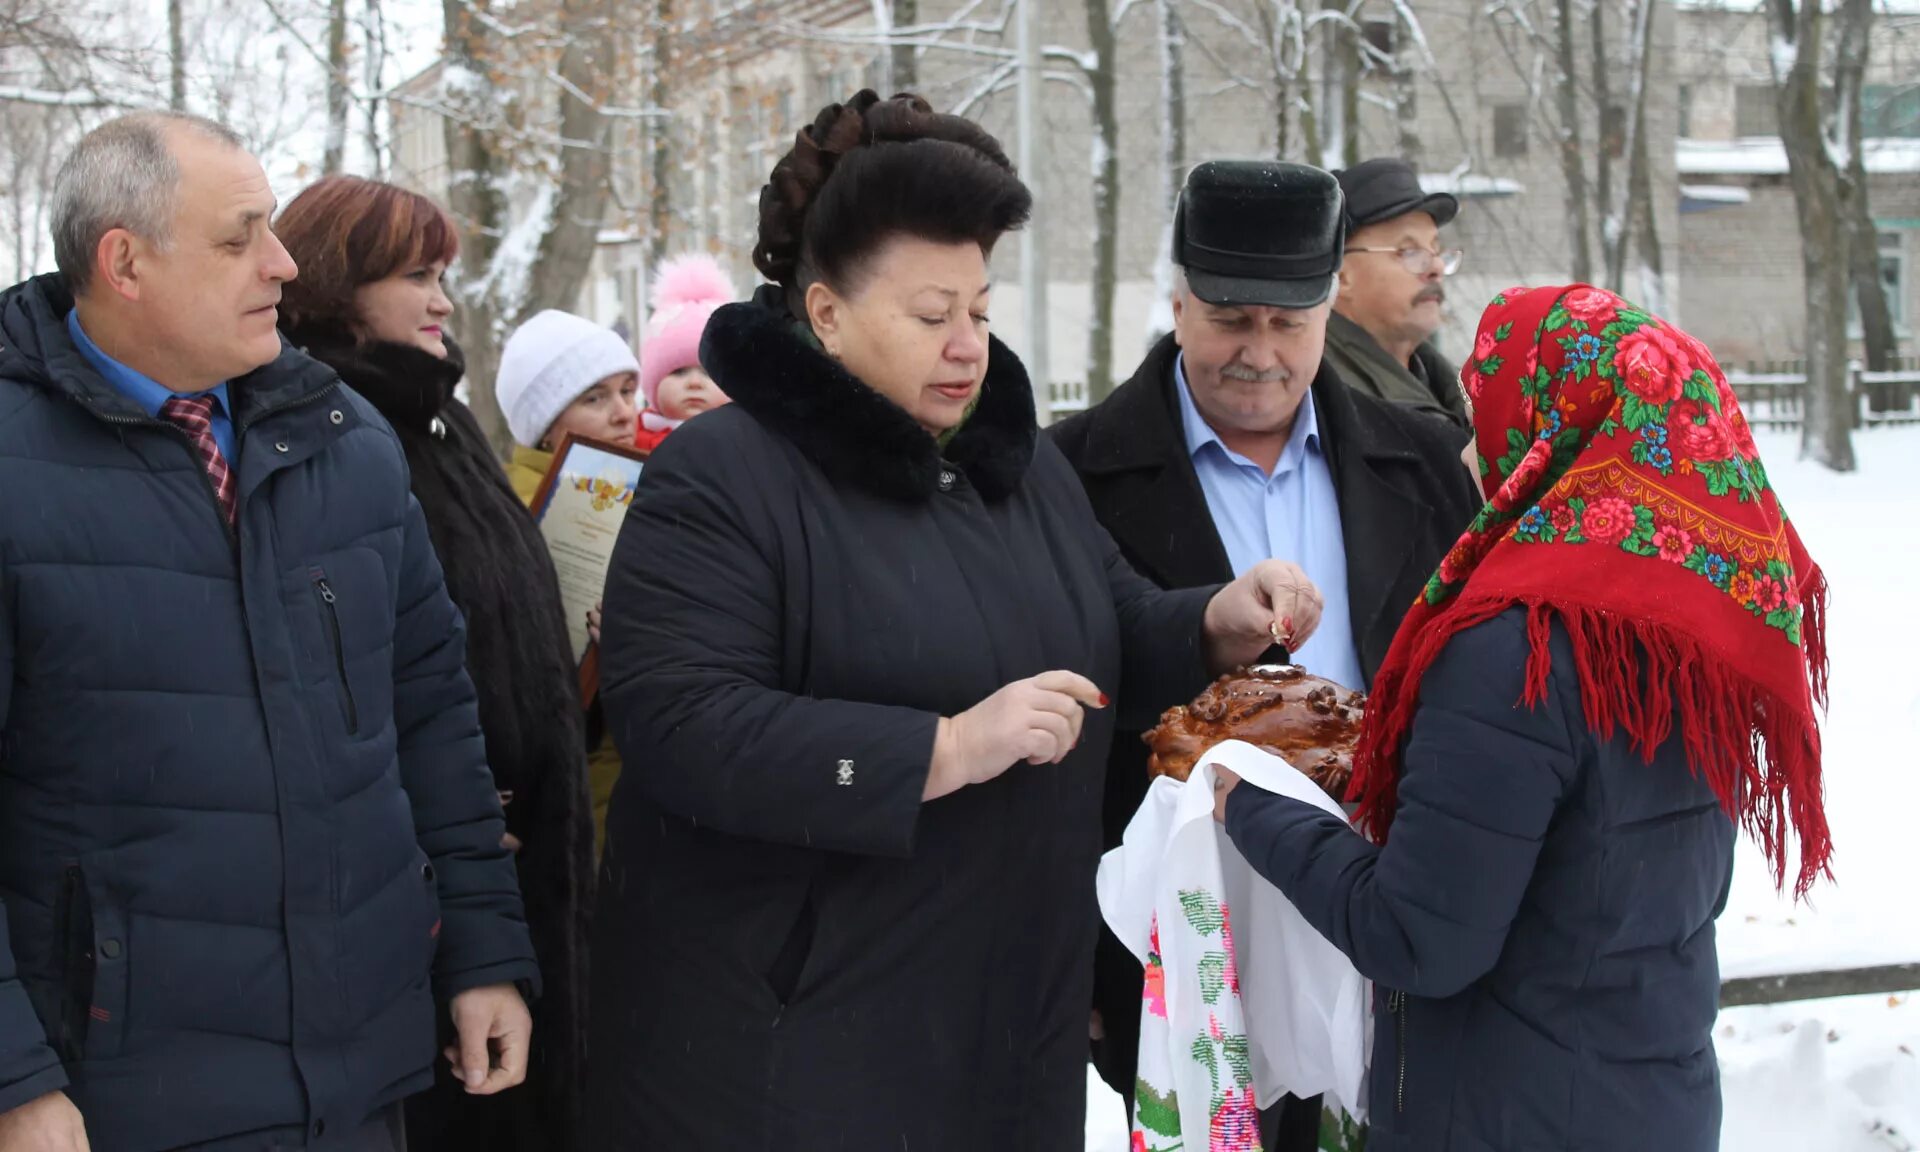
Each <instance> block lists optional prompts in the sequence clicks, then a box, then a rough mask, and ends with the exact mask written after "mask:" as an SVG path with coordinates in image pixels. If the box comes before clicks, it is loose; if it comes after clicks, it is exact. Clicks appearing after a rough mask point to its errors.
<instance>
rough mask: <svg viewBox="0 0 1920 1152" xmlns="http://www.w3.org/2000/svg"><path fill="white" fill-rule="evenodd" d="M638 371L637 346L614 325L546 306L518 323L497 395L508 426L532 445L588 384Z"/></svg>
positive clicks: (505, 352)
mask: <svg viewBox="0 0 1920 1152" xmlns="http://www.w3.org/2000/svg"><path fill="white" fill-rule="evenodd" d="M638 371H640V361H639V360H638V359H637V358H635V356H634V354H633V349H631V348H629V347H627V342H626V341H625V340H622V339H621V338H620V335H619V333H617V332H615V331H613V330H612V329H610V328H602V327H600V325H598V324H595V323H594V322H593V321H591V320H588V319H585V318H583V317H580V316H575V315H573V314H572V313H570V312H559V311H555V310H553V309H548V310H547V311H545V312H541V313H539V314H538V315H536V316H534V318H533V319H531V320H529V321H527V322H526V323H525V324H522V325H520V327H519V328H517V329H515V330H514V333H513V335H512V336H511V337H510V338H508V340H507V346H506V347H505V348H504V349H502V350H501V352H500V374H499V375H498V376H497V377H495V379H494V395H495V397H496V398H498V400H499V401H500V411H502V412H504V413H506V417H507V429H508V430H509V431H511V432H512V433H513V438H514V439H515V440H516V441H518V442H519V443H520V444H522V445H524V446H525V447H528V448H537V447H539V446H540V440H541V438H542V437H544V436H545V435H546V434H547V429H549V428H551V427H553V422H554V421H555V420H557V419H559V417H560V413H562V412H565V411H566V410H567V405H569V404H571V403H573V402H574V401H575V400H578V399H579V398H580V394H581V393H583V392H585V391H586V390H587V389H589V388H591V387H593V386H594V385H595V384H598V383H599V382H600V381H602V380H605V379H606V378H607V377H609V376H615V375H618V374H620V373H622V372H638Z"/></svg>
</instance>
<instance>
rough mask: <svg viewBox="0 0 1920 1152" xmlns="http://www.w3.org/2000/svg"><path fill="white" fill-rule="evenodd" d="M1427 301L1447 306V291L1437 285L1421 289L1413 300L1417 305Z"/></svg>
mask: <svg viewBox="0 0 1920 1152" xmlns="http://www.w3.org/2000/svg"><path fill="white" fill-rule="evenodd" d="M1427 300H1431V301H1433V302H1434V303H1436V304H1445V303H1446V302H1447V290H1446V289H1444V288H1442V287H1440V286H1439V285H1438V284H1436V285H1434V286H1433V287H1431V288H1422V289H1420V292H1419V294H1418V295H1416V296H1415V297H1414V298H1413V302H1414V303H1415V304H1419V303H1422V302H1423V301H1427Z"/></svg>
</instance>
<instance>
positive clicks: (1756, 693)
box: [1216, 286, 1830, 1152]
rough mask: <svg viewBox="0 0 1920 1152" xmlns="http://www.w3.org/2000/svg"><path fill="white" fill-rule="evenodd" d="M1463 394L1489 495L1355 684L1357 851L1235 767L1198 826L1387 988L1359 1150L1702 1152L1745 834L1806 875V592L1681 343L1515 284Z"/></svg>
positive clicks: (1774, 507)
mask: <svg viewBox="0 0 1920 1152" xmlns="http://www.w3.org/2000/svg"><path fill="white" fill-rule="evenodd" d="M1461 380H1462V386H1463V388H1464V390H1465V392H1466V395H1467V399H1468V401H1469V405H1468V406H1469V409H1470V411H1471V413H1472V417H1473V426H1474V442H1473V444H1471V445H1469V446H1468V449H1467V452H1466V458H1467V460H1468V461H1469V467H1471V468H1474V469H1475V470H1476V471H1477V473H1478V475H1479V477H1480V484H1481V488H1482V491H1483V492H1484V493H1485V495H1486V497H1487V504H1486V506H1485V507H1484V508H1483V509H1482V510H1481V512H1480V514H1479V516H1478V517H1476V518H1475V520H1474V522H1473V524H1472V525H1471V526H1470V528H1469V529H1468V531H1467V533H1466V535H1464V536H1463V537H1461V539H1460V541H1459V542H1458V543H1457V544H1456V545H1454V547H1453V550H1452V551H1451V552H1450V553H1449V554H1448V555H1447V557H1446V558H1445V560H1443V561H1442V562H1441V565H1440V569H1439V571H1438V572H1436V573H1434V575H1433V577H1432V579H1431V580H1430V581H1429V582H1428V584H1427V587H1426V590H1425V592H1424V594H1423V595H1422V596H1421V597H1420V599H1419V601H1418V602H1417V603H1416V604H1415V605H1414V607H1413V609H1412V611H1411V612H1410V613H1409V614H1408V616H1407V618H1406V622H1405V624H1404V625H1403V626H1402V627H1401V629H1400V631H1399V633H1398V634H1397V635H1396V636H1395V638H1394V642H1393V645H1392V647H1391V649H1389V651H1388V655H1387V659H1386V663H1385V665H1384V666H1383V667H1382V668H1381V670H1380V674H1379V676H1378V677H1376V678H1375V680H1374V690H1373V694H1372V698H1371V699H1370V700H1369V702H1368V705H1367V716H1366V727H1365V730H1364V732H1363V734H1362V739H1361V745H1360V750H1359V754H1358V756H1356V758H1355V772H1354V782H1353V786H1352V796H1353V798H1355V799H1357V800H1358V801H1359V803H1360V824H1361V826H1362V827H1363V828H1366V829H1367V830H1369V831H1370V832H1372V833H1373V834H1374V838H1375V840H1377V841H1378V843H1375V842H1373V841H1369V840H1367V839H1364V838H1362V837H1361V836H1358V835H1355V834H1354V833H1353V832H1352V831H1351V830H1349V829H1348V827H1347V826H1346V825H1345V823H1344V822H1342V821H1341V820H1339V819H1338V818H1337V817H1332V816H1329V815H1327V814H1326V813H1324V812H1322V811H1321V810H1319V809H1318V808H1314V807H1312V806H1310V805H1306V804H1302V803H1300V802H1298V801H1295V800H1291V799H1288V798H1286V797H1282V796H1276V795H1272V794H1270V793H1266V792H1262V791H1259V790H1257V789H1253V788H1242V787H1238V786H1237V781H1235V780H1233V779H1232V778H1231V773H1228V774H1227V775H1226V777H1225V778H1224V779H1223V781H1222V782H1221V784H1219V785H1217V786H1218V787H1220V788H1221V791H1220V793H1219V797H1218V804H1217V806H1216V812H1217V814H1219V815H1220V816H1221V817H1222V819H1223V821H1224V823H1225V824H1226V828H1227V832H1228V834H1229V836H1231V837H1232V839H1233V842H1234V844H1235V845H1236V846H1237V847H1238V848H1239V849H1240V851H1241V853H1242V854H1244V855H1245V856H1246V858H1247V860H1248V862H1249V863H1251V864H1252V865H1253V866H1254V868H1255V869H1257V870H1258V871H1259V872H1260V873H1261V874H1262V875H1264V876H1265V877H1267V879H1268V880H1270V881H1271V882H1272V883H1273V884H1274V885H1275V886H1276V887H1278V888H1279V889H1280V890H1281V891H1282V892H1283V893H1285V894H1286V896H1287V898H1288V899H1290V900H1292V901H1293V903H1294V904H1295V905H1296V906H1297V907H1298V908H1299V910H1300V912H1301V914H1302V915H1304V916H1305V917H1306V918H1307V919H1308V920H1309V921H1310V922H1312V923H1313V925H1314V926H1315V927H1316V928H1318V929H1319V930H1320V932H1321V933H1322V934H1323V935H1325V936H1326V938H1327V939H1328V940H1330V941H1331V942H1332V943H1333V944H1334V945H1335V946H1336V947H1338V948H1339V949H1340V950H1341V951H1343V952H1345V953H1346V954H1347V955H1348V956H1349V957H1350V958H1351V959H1352V960H1353V963H1354V966H1355V967H1356V968H1358V969H1359V970H1360V972H1361V973H1362V974H1363V975H1365V976H1367V977H1368V978H1370V979H1372V980H1373V981H1374V982H1375V983H1376V985H1377V986H1378V992H1377V997H1376V999H1375V1002H1374V1003H1375V1021H1376V1025H1375V1028H1376V1031H1375V1043H1374V1049H1373V1068H1372V1075H1371V1083H1370V1095H1371V1100H1370V1102H1369V1109H1368V1110H1369V1117H1368V1118H1369V1121H1370V1122H1371V1124H1372V1132H1371V1134H1370V1136H1369V1138H1368V1147H1369V1148H1370V1149H1372V1150H1373V1152H1411V1150H1413V1149H1419V1150H1421V1152H1490V1150H1492V1149H1520V1148H1568V1149H1572V1148H1579V1149H1590V1150H1595V1152H1599V1150H1612V1149H1620V1150H1623V1152H1624V1150H1626V1149H1635V1150H1637V1149H1646V1148H1658V1149H1661V1150H1662V1152H1714V1150H1715V1149H1717V1148H1718V1146H1719V1130H1720V1085H1719V1072H1718V1067H1717V1064H1716V1062H1715V1058H1714V1050H1713V1036H1712V1028H1713V1021H1714V1016H1715V1014H1716V1011H1717V1008H1718V1003H1719V993H1720V977H1719V964H1718V959H1717V955H1716V952H1715V949H1714V933H1713V922H1714V919H1715V918H1716V917H1717V916H1718V915H1719V914H1720V911H1721V909H1722V908H1723V907H1724V906H1725V902H1726V896H1727V887H1728V883H1729V881H1730V879H1731V876H1732V872H1733V841H1734V836H1735V830H1736V827H1745V828H1746V829H1747V830H1748V831H1749V832H1750V833H1752V834H1753V835H1754V836H1755V837H1756V838H1757V839H1758V840H1759V842H1760V844H1761V846H1762V847H1763V848H1764V849H1765V851H1766V855H1767V859H1768V861H1769V862H1770V864H1771V865H1772V867H1773V870H1774V874H1775V879H1776V881H1777V882H1779V883H1781V884H1782V885H1784V884H1785V882H1786V879H1787V877H1788V875H1789V874H1791V876H1792V877H1793V886H1794V891H1795V893H1796V894H1801V895H1804V894H1805V893H1806V891H1807V890H1808V888H1809V887H1810V886H1811V885H1812V884H1813V883H1814V882H1815V881H1816V880H1817V879H1819V878H1820V877H1822V876H1823V875H1826V874H1827V860H1828V856H1829V853H1830V846H1829V843H1828V837H1827V824H1826V818H1825V815H1824V812H1823V809H1822V803H1821V785H1820V735H1819V729H1818V727H1817V725H1816V714H1817V708H1818V706H1819V705H1821V704H1823V703H1824V699H1825V694H1826V644H1825V635H1824V631H1825V625H1824V619H1823V617H1824V611H1825V595H1826V590H1825V582H1824V580H1823V579H1822V577H1821V574H1820V569H1819V568H1818V567H1817V566H1816V565H1815V564H1814V563H1813V561H1812V560H1811V559H1809V558H1808V556H1807V554H1806V551H1805V550H1804V549H1803V548H1802V547H1801V544H1800V538H1799V535H1798V534H1797V533H1796V532H1795V531H1794V530H1793V528H1792V527H1791V526H1790V525H1789V524H1788V523H1787V520H1786V516H1785V514H1784V513H1783V512H1782V511H1781V509H1780V503H1779V500H1778V499H1777V498H1776V497H1775V495H1774V493H1773V491H1772V489H1771V488H1769V487H1768V485H1767V473H1766V469H1765V468H1764V467H1763V466H1762V465H1761V462H1760V458H1759V455H1758V453H1757V451H1756V449H1755V447H1754V443H1753V438H1752V436H1751V435H1750V434H1749V433H1748V430H1747V424H1746V421H1745V419H1743V418H1742V417H1741V415H1740V406H1739V403H1738V401H1737V400H1736V399H1735V398H1734V394H1733V391H1732V390H1731V389H1730V388H1728V387H1727V382H1726V377H1725V376H1724V375H1722V373H1721V371H1720V368H1719V367H1718V366H1717V365H1716V364H1715V363H1714V361H1713V357H1712V356H1711V355H1710V354H1709V353H1708V352H1707V350H1706V349H1705V348H1703V347H1701V345H1700V344H1699V343H1697V342H1696V341H1695V340H1693V338H1692V337H1690V336H1688V335H1687V334H1686V333H1684V332H1682V331H1680V330H1679V329H1677V328H1674V327H1672V326H1671V325H1669V324H1667V323H1665V322H1664V321H1662V320H1660V319H1659V318H1657V317H1655V316H1653V315H1651V314H1649V313H1647V312H1646V311H1644V310H1642V309H1640V308H1636V307H1634V306H1633V305H1631V304H1629V303H1627V302H1626V301H1624V300H1621V299H1620V298H1619V297H1617V296H1614V295H1612V294H1611V293H1608V292H1603V291H1600V290H1598V289H1594V288H1588V287H1585V286H1574V287H1571V288H1548V289H1534V290H1531V291H1527V290H1522V289H1515V290H1513V291H1510V292H1508V293H1506V294H1505V295H1503V296H1501V297H1498V298H1496V299H1495V300H1494V302H1493V304H1492V306H1491V307H1490V308H1488V310H1487V312H1486V315H1485V316H1484V317H1483V318H1482V320H1481V322H1480V331H1479V339H1478V341H1477V343H1476V346H1475V348H1474V354H1473V357H1472V359H1471V360H1470V362H1469V363H1468V365H1467V367H1466V369H1465V371H1463V372H1462V374H1461ZM1389 831H1391V834H1392V835H1391V838H1389V836H1388V833H1389ZM1796 839H1797V841H1798V849H1799V850H1798V860H1797V864H1793V865H1790V864H1789V860H1788V857H1789V843H1788V842H1789V841H1790V840H1796Z"/></svg>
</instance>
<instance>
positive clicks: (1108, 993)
mask: <svg viewBox="0 0 1920 1152" xmlns="http://www.w3.org/2000/svg"><path fill="white" fill-rule="evenodd" d="M1179 353H1180V348H1179V345H1178V344H1177V343H1176V342H1175V340H1174V338H1173V337H1172V336H1170V335H1169V336H1166V337H1163V338H1162V339H1161V340H1160V341H1159V342H1158V343H1157V344H1155V346H1154V348H1153V350H1152V351H1150V352H1149V353H1148V354H1147V358H1146V360H1145V361H1144V362H1143V363H1142V364H1141V365H1140V368H1139V370H1138V371H1136V372H1135V373H1134V375H1133V378H1132V379H1130V380H1128V381H1127V382H1126V383H1125V384H1123V385H1121V386H1120V387H1119V388H1117V389H1115V390H1114V393H1113V395H1111V396H1109V397H1108V398H1107V399H1106V400H1105V401H1104V402H1103V403H1101V404H1100V405H1099V406H1098V407H1096V408H1093V409H1091V410H1089V411H1087V412H1083V413H1081V414H1079V415H1077V416H1074V417H1072V418H1071V419H1068V420H1064V421H1062V422H1060V423H1059V424H1055V425H1054V426H1053V427H1052V428H1050V429H1048V435H1049V438H1050V439H1051V440H1053V441H1054V443H1056V444H1057V445H1059V447H1060V450H1061V451H1062V452H1064V453H1065V454H1066V457H1067V459H1069V460H1071V461H1072V462H1073V466H1074V468H1075V469H1076V470H1077V471H1078V472H1079V474H1080V478H1081V480H1082V481H1083V482H1084V483H1085V485H1086V489H1087V494H1088V497H1089V499H1090V500H1091V501H1092V502H1093V507H1094V510H1095V512H1096V513H1098V515H1099V517H1100V522H1101V523H1102V524H1105V525H1106V526H1107V529H1108V530H1109V531H1111V532H1112V533H1113V535H1114V538H1115V539H1116V540H1118V541H1119V544H1120V549H1121V551H1122V552H1123V553H1124V554H1125V555H1126V557H1127V559H1128V560H1129V561H1130V562H1131V563H1132V564H1133V565H1134V566H1135V567H1136V568H1137V569H1139V571H1140V572H1141V573H1142V574H1144V575H1146V576H1148V577H1151V578H1152V579H1153V581H1154V582H1155V583H1156V584H1159V585H1160V586H1161V587H1164V588H1185V587H1192V586H1194V585H1206V584H1212V583H1214V582H1216V581H1219V580H1227V579H1231V578H1232V577H1233V576H1234V575H1235V573H1234V572H1233V571H1232V566H1231V565H1230V564H1229V563H1228V562H1227V550H1226V547H1225V545H1223V544H1222V543H1221V542H1220V532H1219V530H1218V529H1217V528H1215V527H1214V523H1213V514H1212V512H1210V511H1209V510H1208V508H1207V498H1206V495H1205V493H1204V492H1202V490H1201V488H1200V479H1199V476H1198V475H1197V474H1196V473H1195V472H1194V468H1193V460H1192V457H1191V456H1190V455H1189V454H1188V451H1187V445H1186V434H1185V431H1184V430H1183V429H1182V428H1181V425H1180V408H1179V402H1178V400H1177V397H1176V395H1175V392H1174V377H1173V366H1174V360H1175V358H1176V357H1178V355H1179ZM1313 403H1314V409H1315V411H1316V412H1317V413H1318V414H1319V421H1320V434H1321V442H1322V443H1323V445H1325V448H1326V451H1327V454H1328V461H1329V464H1330V466H1331V469H1332V472H1333V486H1334V491H1335V493H1336V495H1337V497H1338V499H1339V503H1340V524H1341V528H1342V530H1343V532H1344V534H1345V537H1346V545H1347V600H1348V604H1349V606H1350V612H1351V617H1350V619H1348V620H1346V621H1343V622H1342V623H1345V624H1346V625H1347V626H1348V627H1350V628H1351V629H1352V630H1353V641H1354V647H1355V649H1356V650H1357V651H1358V652H1359V654H1360V664H1361V666H1362V668H1363V669H1364V670H1365V672H1366V675H1367V677H1368V679H1369V681H1371V679H1372V677H1373V674H1374V672H1375V670H1376V669H1378V668H1379V667H1380V662H1381V661H1382V660H1384V659H1385V658H1386V655H1387V646H1388V645H1389V644H1391V643H1392V642H1393V634H1394V633H1395V632H1396V631H1397V630H1398V629H1399V627H1400V621H1401V618H1402V617H1404V616H1405V615H1406V612H1407V609H1408V608H1409V607H1411V606H1412V604H1413V599H1414V596H1415V595H1416V594H1417V593H1418V592H1419V591H1420V588H1421V586H1422V585H1423V584H1424V583H1425V582H1426V579H1427V576H1428V574H1429V573H1431V572H1432V571H1433V570H1434V568H1435V567H1437V566H1438V565H1439V563H1440V558H1441V557H1442V556H1444V555H1446V552H1447V549H1448V548H1449V547H1451V546H1452V545H1453V542H1454V541H1455V540H1457V539H1458V538H1459V536H1460V533H1461V532H1462V531H1464V530H1465V529H1466V526H1467V522H1468V521H1469V520H1471V519H1473V516H1474V513H1476V512H1478V511H1479V510H1480V503H1479V500H1478V496H1477V493H1476V492H1475V491H1474V487H1473V484H1472V482H1471V481H1470V480H1469V479H1468V476H1467V470H1466V469H1465V468H1463V467H1461V465H1460V447H1461V444H1462V443H1463V441H1464V440H1465V435H1464V434H1463V433H1460V432H1458V431H1456V430H1455V429H1454V428H1453V427H1452V426H1451V425H1449V424H1447V423H1445V422H1443V421H1441V420H1437V419H1434V418H1433V417H1431V416H1428V415H1426V414H1425V413H1421V412H1417V411H1414V410H1413V409H1410V408H1404V407H1401V406H1400V405H1396V404H1390V403H1388V402H1386V401H1384V400H1376V399H1374V398H1373V397H1371V396H1365V395H1361V394H1358V393H1356V392H1354V391H1353V390H1352V389H1350V388H1348V387H1347V386H1346V384H1345V383H1344V382H1343V381H1342V380H1341V378H1340V374H1339V373H1338V372H1337V371H1336V370H1335V369H1334V368H1333V367H1332V365H1331V364H1330V363H1329V364H1323V365H1322V366H1321V370H1320V373H1319V375H1318V376H1317V377H1316V378H1315V379H1314V383H1313ZM1281 559H1286V557H1281ZM1326 626H1327V625H1326V624H1324V623H1323V624H1322V627H1326ZM1354 687H1356V688H1365V687H1367V685H1364V684H1356V685H1354ZM1110 773H1111V774H1110V776H1109V777H1108V786H1107V812H1106V826H1107V843H1108V844H1109V845H1114V844H1118V843H1119V842H1120V836H1121V833H1122V832H1124V831H1125V829H1126V826H1127V822H1128V821H1129V820H1130V819H1132V817H1133V813H1134V811H1135V809H1137V808H1138V807H1139V806H1140V802H1141V800H1142V799H1144V798H1145V796H1146V792H1147V783H1148V780H1147V749H1146V746H1145V745H1144V744H1142V743H1141V742H1140V739H1139V737H1138V736H1137V735H1133V734H1125V735H1122V736H1121V737H1120V738H1119V739H1118V740H1117V741H1116V742H1115V745H1114V750H1113V756H1112V763H1111V765H1110ZM1098 983H1099V998H1098V1006H1099V1008H1100V1010H1101V1014H1102V1015H1103V1016H1104V1017H1105V1018H1106V1020H1107V1032H1108V1036H1109V1039H1110V1043H1108V1044H1107V1045H1105V1046H1103V1050H1102V1051H1101V1052H1100V1053H1099V1056H1100V1060H1099V1063H1100V1071H1101V1074H1102V1075H1103V1076H1104V1077H1105V1078H1106V1080H1107V1082H1108V1083H1109V1084H1111V1085H1112V1086H1113V1087H1114V1088H1115V1089H1116V1090H1118V1091H1120V1092H1123V1093H1127V1094H1129V1095H1131V1093H1132V1091H1133V1085H1134V1057H1135V1055H1136V1051H1135V1050H1136V1048H1137V1043H1136V1040H1137V1037H1138V1035H1139V1031H1138V1030H1139V1021H1140V1013H1139V1009H1138V1005H1137V1003H1136V1002H1137V1001H1138V999H1139V996H1140V965H1139V963H1138V962H1137V961H1135V960H1134V958H1133V955H1132V953H1130V952H1128V951H1127V950H1126V949H1125V948H1124V947H1123V946H1122V945H1121V944H1120V942H1119V941H1118V940H1116V939H1114V938H1113V937H1112V936H1111V935H1108V936H1106V937H1104V938H1103V939H1102V941H1101V949H1100V972H1099V977H1098ZM1317 1116H1318V1110H1317V1109H1315V1110H1314V1113H1313V1115H1312V1116H1309V1117H1308V1118H1307V1121H1308V1122H1307V1123H1306V1125H1305V1130H1304V1131H1303V1132H1299V1133H1294V1134H1292V1135H1291V1136H1290V1137H1289V1138H1287V1139H1283V1140H1282V1141H1281V1143H1280V1144H1279V1145H1278V1149H1279V1152H1293V1150H1294V1149H1311V1148H1314V1147H1317V1146H1318V1140H1317V1139H1316V1137H1315V1133H1316V1132H1317V1131H1318V1124H1317V1123H1316V1122H1314V1121H1315V1120H1316V1118H1317ZM1269 1146H1270V1147H1273V1145H1269Z"/></svg>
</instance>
